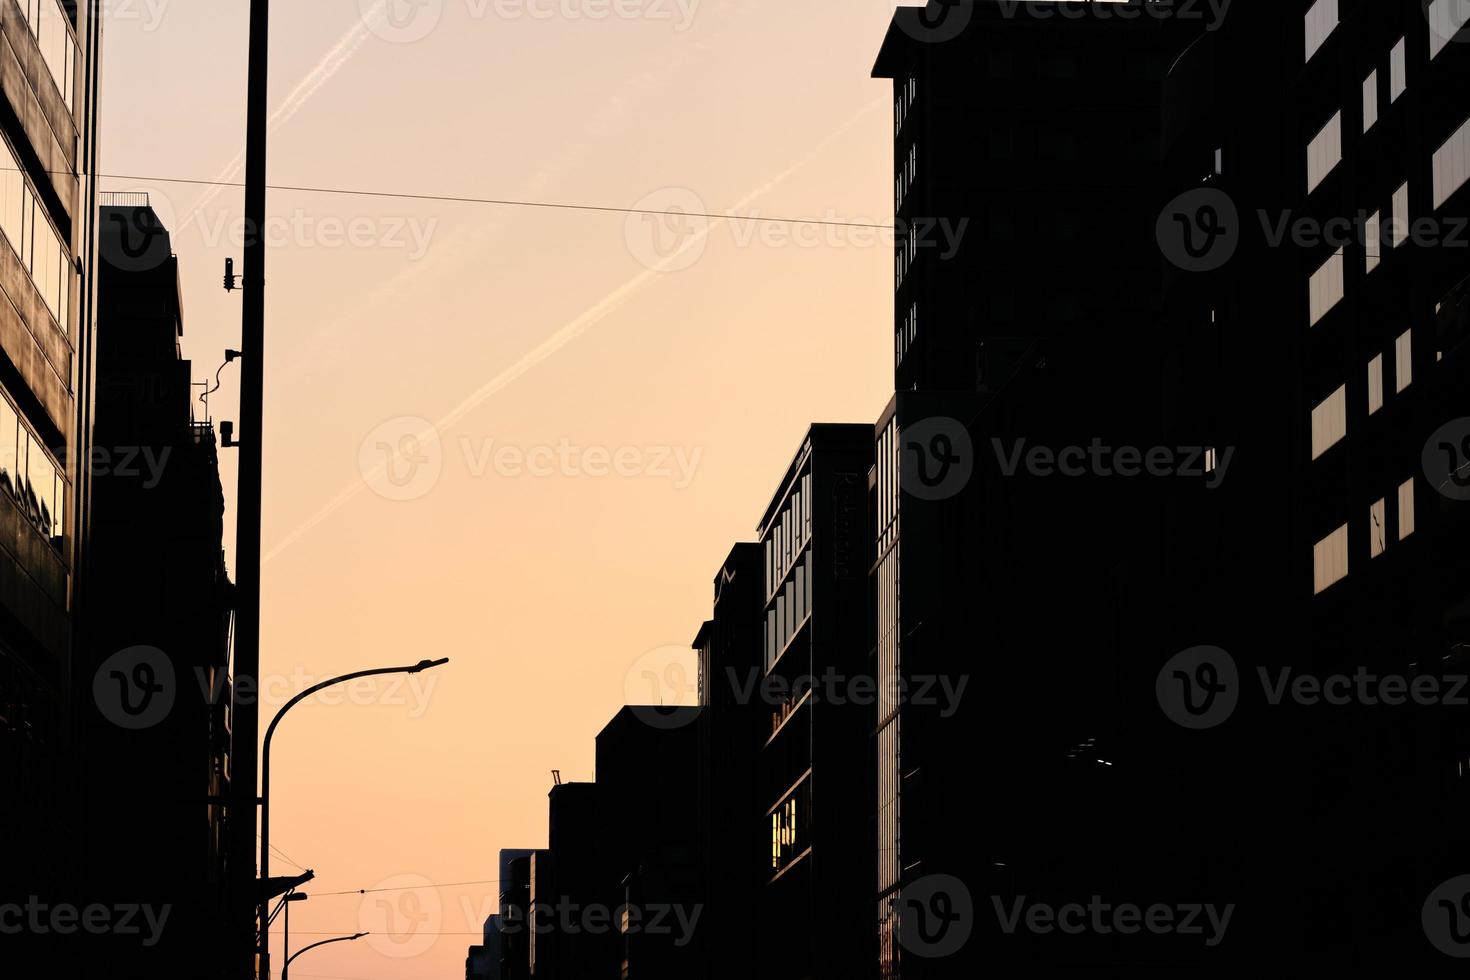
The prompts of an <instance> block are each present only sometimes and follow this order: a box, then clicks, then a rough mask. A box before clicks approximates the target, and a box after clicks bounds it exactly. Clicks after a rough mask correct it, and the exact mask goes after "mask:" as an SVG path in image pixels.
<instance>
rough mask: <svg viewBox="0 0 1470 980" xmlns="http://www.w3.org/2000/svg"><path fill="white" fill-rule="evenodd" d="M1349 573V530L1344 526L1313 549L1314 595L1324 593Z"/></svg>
mask: <svg viewBox="0 0 1470 980" xmlns="http://www.w3.org/2000/svg"><path fill="white" fill-rule="evenodd" d="M1347 573H1348V529H1347V525H1346V524H1344V525H1343V526H1342V527H1340V528H1338V529H1337V530H1336V531H1333V532H1332V533H1331V534H1329V535H1327V537H1325V538H1323V539H1322V540H1321V541H1318V542H1317V543H1316V544H1315V545H1314V546H1313V547H1312V593H1313V594H1314V595H1315V594H1317V593H1320V592H1323V591H1325V590H1327V589H1328V588H1330V587H1332V586H1333V585H1335V584H1336V583H1338V582H1341V581H1342V580H1343V579H1345V578H1347Z"/></svg>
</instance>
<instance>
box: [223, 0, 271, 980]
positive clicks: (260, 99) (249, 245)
mask: <svg viewBox="0 0 1470 980" xmlns="http://www.w3.org/2000/svg"><path fill="white" fill-rule="evenodd" d="M269 29H270V3H269V0H250V54H249V73H248V80H247V86H248V91H247V95H246V107H245V247H244V265H245V269H244V296H243V297H242V309H243V315H242V317H241V329H240V350H241V353H242V355H243V357H242V358H241V360H242V361H243V364H242V365H241V385H240V469H239V481H238V484H237V487H236V493H235V500H236V517H235V586H236V588H235V595H236V606H235V688H234V690H235V702H234V706H233V708H234V714H233V724H234V729H233V731H234V759H233V760H232V766H233V771H232V773H231V776H232V780H231V792H232V794H233V796H234V798H235V805H234V807H233V808H232V812H231V813H230V823H231V825H232V826H233V828H234V844H235V846H234V848H233V857H234V859H235V873H234V875H233V878H234V881H235V883H236V885H237V886H240V885H245V886H246V893H245V894H244V895H242V896H239V898H240V900H239V901H238V902H236V903H234V905H235V915H236V918H235V920H234V921H235V922H236V923H237V924H238V925H239V926H240V928H241V929H242V930H247V931H246V934H247V935H249V936H250V937H252V941H251V943H250V948H251V949H252V951H253V952H254V953H255V954H256V955H257V956H258V958H259V959H258V963H259V975H260V977H262V978H269V977H270V946H269V935H270V933H269V931H268V929H267V925H268V923H267V917H268V914H269V913H268V909H269V899H267V898H265V897H263V889H262V888H261V887H260V886H259V885H258V884H257V883H256V878H255V868H256V864H255V859H256V852H255V826H256V813H255V807H256V804H257V797H256V787H255V781H256V773H257V771H258V765H257V753H258V751H259V740H260V716H259V713H258V711H259V702H260V516H261V515H260V502H261V476H262V455H261V454H262V450H263V448H264V446H263V443H264V436H265V433H264V424H263V417H264V408H263V406H264V400H265V182H266V137H267V136H268V135H269V133H268V125H267V119H268V117H267V105H266V97H267V88H266V82H267V79H268V77H269V74H268V69H269V67H270V66H269V61H268V58H267V53H268V51H269ZM247 883H248V884H247ZM252 917H254V918H255V919H256V926H255V928H254V929H251V928H249V927H247V926H246V925H245V923H246V922H248V921H250V919H251V918H252ZM257 930H258V938H256V937H257ZM248 970H249V972H247V973H246V975H247V976H248V975H250V974H251V973H254V972H255V971H254V965H253V964H251V965H250V966H249V967H248Z"/></svg>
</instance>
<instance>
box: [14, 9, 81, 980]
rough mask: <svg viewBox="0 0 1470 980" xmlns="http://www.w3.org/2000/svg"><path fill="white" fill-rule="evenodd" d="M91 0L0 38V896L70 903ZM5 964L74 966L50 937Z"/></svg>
mask: <svg viewBox="0 0 1470 980" xmlns="http://www.w3.org/2000/svg"><path fill="white" fill-rule="evenodd" d="M100 32H101V3H100V2H99V0H89V2H83V3H58V2H57V0H36V2H32V3H27V4H6V5H4V9H3V11H0V38H3V40H4V50H5V52H6V60H5V68H4V72H3V77H0V91H3V94H0V237H3V239H4V244H3V245H0V293H3V296H4V299H5V302H0V836H3V837H4V839H5V840H7V841H10V842H12V845H13V846H12V847H10V848H9V849H8V853H7V857H6V861H5V864H6V867H5V870H4V871H3V872H0V902H7V903H8V902H12V901H19V902H20V903H22V904H24V903H26V902H28V901H29V900H30V899H31V898H32V897H34V898H35V900H36V901H37V902H39V903H41V904H44V905H55V904H58V903H61V902H69V901H73V900H74V896H75V894H76V891H75V890H76V888H77V887H78V880H77V874H78V872H79V871H80V861H79V855H78V854H77V853H76V852H75V850H74V848H73V845H74V842H75V840H76V837H77V834H78V832H79V821H78V819H77V818H78V815H79V814H80V813H81V812H83V806H84V787H82V785H81V784H80V782H79V781H78V780H75V779H71V778H69V774H70V773H72V772H73V766H74V765H75V764H76V763H77V762H78V760H79V759H80V758H81V757H82V755H83V752H82V749H81V748H80V747H79V746H78V745H77V744H76V741H75V738H74V732H73V731H72V724H73V721H74V715H73V712H72V699H73V686H74V683H75V682H78V679H77V677H76V673H77V668H76V665H75V664H74V663H73V629H74V627H75V624H76V622H77V620H78V617H79V616H80V615H81V613H82V610H83V608H84V591H83V588H82V586H81V585H80V584H79V568H80V566H81V564H82V561H83V558H84V556H85V553H86V541H87V528H86V518H87V514H88V508H87V485H86V478H85V470H84V468H83V466H82V461H84V460H85V459H86V458H87V455H88V452H89V448H90V443H89V440H90V437H91V412H92V405H91V392H92V364H91V351H92V344H93V324H94V322H95V319H94V318H95V311H94V305H95V292H94V289H93V283H94V282H95V276H94V275H93V273H94V269H95V256H96V238H95V236H96V228H95V223H94V222H93V221H92V220H91V219H90V215H91V214H93V212H94V208H95V204H96V197H95V194H96V191H95V189H94V183H95V181H94V179H93V178H95V175H96V165H95V164H96V157H97V115H96V114H97V98H96V79H97V75H96V68H97V58H98V54H99V41H100ZM6 946H7V956H6V959H7V965H8V966H13V967H16V968H24V967H26V966H28V965H29V964H30V963H31V962H32V960H31V957H32V955H33V954H34V956H36V957H38V958H39V959H40V960H41V961H44V962H45V963H46V965H47V967H48V968H49V969H52V970H57V971H61V972H72V971H75V970H77V969H79V968H80V964H79V962H78V959H77V958H78V957H79V956H80V951H79V950H77V949H76V948H75V947H67V946H65V945H64V943H63V942H62V941H61V940H59V939H58V938H57V937H56V936H55V935H54V934H52V935H38V934H36V933H34V932H33V931H31V930H29V929H27V930H25V931H24V932H23V933H22V934H21V935H18V936H7V937H6Z"/></svg>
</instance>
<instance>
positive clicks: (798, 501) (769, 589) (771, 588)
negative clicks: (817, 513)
mask: <svg viewBox="0 0 1470 980" xmlns="http://www.w3.org/2000/svg"><path fill="white" fill-rule="evenodd" d="M811 536H812V475H811V473H810V472H807V473H803V474H802V477H801V482H800V484H799V485H798V486H797V488H796V490H795V492H793V493H792V494H791V496H790V497H788V498H787V500H786V507H785V509H783V510H782V511H781V515H780V516H779V517H777V518H776V519H775V521H773V522H772V525H771V528H770V532H769V533H768V534H767V535H766V598H767V599H769V598H770V597H771V596H772V595H774V594H775V593H776V589H777V587H779V586H780V585H781V580H782V579H784V578H785V577H786V573H787V572H789V571H790V570H791V566H792V565H794V564H796V560H797V559H798V558H800V557H801V552H802V549H804V548H805V547H806V543H807V541H809V540H810V539H811Z"/></svg>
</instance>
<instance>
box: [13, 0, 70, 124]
mask: <svg viewBox="0 0 1470 980" xmlns="http://www.w3.org/2000/svg"><path fill="white" fill-rule="evenodd" d="M21 6H23V7H24V8H25V12H26V24H27V26H29V27H30V29H31V36H33V37H34V38H35V39H36V44H37V46H38V47H40V49H41V56H42V57H43V58H45V59H46V67H47V68H49V69H50V70H51V77H52V78H53V79H55V81H56V90H57V91H58V92H60V93H61V97H62V99H64V100H65V101H66V107H67V108H68V109H71V110H73V111H75V110H76V75H77V58H78V55H79V52H78V50H77V42H76V38H75V37H73V36H72V31H71V18H69V17H67V15H66V12H65V11H63V10H62V9H61V3H60V0H21Z"/></svg>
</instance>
